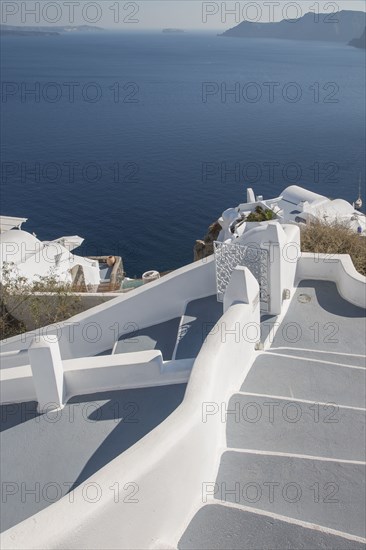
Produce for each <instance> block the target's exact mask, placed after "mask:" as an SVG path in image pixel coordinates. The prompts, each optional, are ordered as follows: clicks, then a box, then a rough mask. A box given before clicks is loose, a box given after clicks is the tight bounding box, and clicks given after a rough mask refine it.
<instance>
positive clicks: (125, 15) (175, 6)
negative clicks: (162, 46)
mask: <svg viewBox="0 0 366 550" xmlns="http://www.w3.org/2000/svg"><path fill="white" fill-rule="evenodd" d="M342 9H349V10H359V11H365V9H366V0H338V1H336V2H330V1H329V0H326V1H315V0H297V1H294V2H291V1H288V0H258V1H250V0H241V1H238V0H230V1H222V0H218V1H201V0H133V1H130V0H97V1H92V0H53V1H51V0H40V1H31V0H24V1H21V0H2V2H1V23H2V24H8V25H30V26H35V25H37V26H38V25H41V26H57V25H83V24H88V25H96V26H100V27H104V28H110V29H115V30H124V31H138V30H146V29H151V30H158V29H162V28H168V27H169V28H179V29H184V30H197V31H198V30H202V31H205V30H206V31H214V30H224V29H227V28H230V27H234V26H235V25H237V24H239V23H240V22H241V21H244V20H247V21H252V22H268V21H280V20H282V19H291V18H293V19H296V18H298V17H301V16H302V15H304V14H305V13H307V12H309V11H311V12H314V21H315V18H316V15H317V13H327V14H331V13H332V12H335V11H339V10H342Z"/></svg>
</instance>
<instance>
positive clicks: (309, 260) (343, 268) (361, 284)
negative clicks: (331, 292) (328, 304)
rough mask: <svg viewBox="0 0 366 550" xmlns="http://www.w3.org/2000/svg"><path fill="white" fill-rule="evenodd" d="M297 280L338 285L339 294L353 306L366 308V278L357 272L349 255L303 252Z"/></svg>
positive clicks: (298, 265) (299, 262)
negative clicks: (331, 282)
mask: <svg viewBox="0 0 366 550" xmlns="http://www.w3.org/2000/svg"><path fill="white" fill-rule="evenodd" d="M296 278H297V280H298V281H300V280H302V279H320V280H324V281H333V282H334V283H336V285H337V288H338V292H339V294H340V295H341V296H342V297H343V298H344V299H345V300H347V301H348V302H351V304H354V305H356V306H359V307H364V308H365V307H366V277H364V276H363V275H361V274H360V273H358V271H356V269H355V267H354V265H353V262H352V260H351V258H350V256H349V255H348V254H334V255H330V254H318V253H313V252H303V253H302V254H301V258H300V259H299V261H298V263H297V271H296Z"/></svg>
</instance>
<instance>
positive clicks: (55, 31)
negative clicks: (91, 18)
mask: <svg viewBox="0 0 366 550" xmlns="http://www.w3.org/2000/svg"><path fill="white" fill-rule="evenodd" d="M103 30H104V29H102V28H101V27H93V26H91V25H78V26H71V25H66V26H65V27H26V26H13V25H0V34H1V35H14V36H59V35H60V34H65V33H70V32H98V31H103Z"/></svg>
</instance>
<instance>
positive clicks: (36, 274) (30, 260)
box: [0, 216, 100, 289]
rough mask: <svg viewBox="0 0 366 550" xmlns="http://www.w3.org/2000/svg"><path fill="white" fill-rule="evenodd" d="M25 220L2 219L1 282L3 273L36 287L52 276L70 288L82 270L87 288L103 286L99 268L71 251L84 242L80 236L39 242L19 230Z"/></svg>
mask: <svg viewBox="0 0 366 550" xmlns="http://www.w3.org/2000/svg"><path fill="white" fill-rule="evenodd" d="M25 221H26V219H25V218H8V217H6V216H2V217H1V219H0V222H1V233H0V266H1V272H0V282H1V281H2V280H3V278H4V269H6V270H8V271H9V277H10V278H12V279H17V278H19V277H21V278H24V279H25V281H26V282H28V283H34V282H37V281H39V280H40V279H42V278H43V279H44V278H45V277H46V278H47V277H50V276H52V277H53V278H54V279H55V280H56V281H59V282H60V283H63V284H71V283H72V282H73V280H74V276H75V273H76V270H77V269H78V267H79V266H80V268H81V269H82V271H83V275H84V280H85V284H86V286H87V288H90V289H96V288H97V287H98V285H99V283H100V270H99V264H98V262H97V261H95V260H90V259H88V258H84V257H82V256H77V255H75V254H72V253H71V251H72V250H74V249H75V248H76V247H78V246H80V244H81V243H82V242H83V239H82V238H80V237H78V236H72V237H61V238H59V239H56V240H53V241H40V240H39V239H37V237H35V236H34V235H32V234H30V233H28V232H27V231H23V230H22V229H20V227H21V224H22V223H24V222H25Z"/></svg>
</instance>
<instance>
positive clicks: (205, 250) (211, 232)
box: [193, 221, 222, 262]
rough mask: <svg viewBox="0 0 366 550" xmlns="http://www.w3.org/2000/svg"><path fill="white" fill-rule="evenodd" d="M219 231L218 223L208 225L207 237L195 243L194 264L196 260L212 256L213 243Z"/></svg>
mask: <svg viewBox="0 0 366 550" xmlns="http://www.w3.org/2000/svg"><path fill="white" fill-rule="evenodd" d="M221 229H222V228H221V225H220V224H219V222H218V221H216V222H214V223H213V224H211V225H210V227H209V228H208V232H207V235H206V236H205V237H204V239H203V240H198V241H196V244H195V245H194V249H193V253H194V261H195V262H196V261H198V260H202V259H203V258H207V256H211V254H213V252H214V246H213V243H214V241H216V240H217V237H218V236H219V233H220V231H221Z"/></svg>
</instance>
